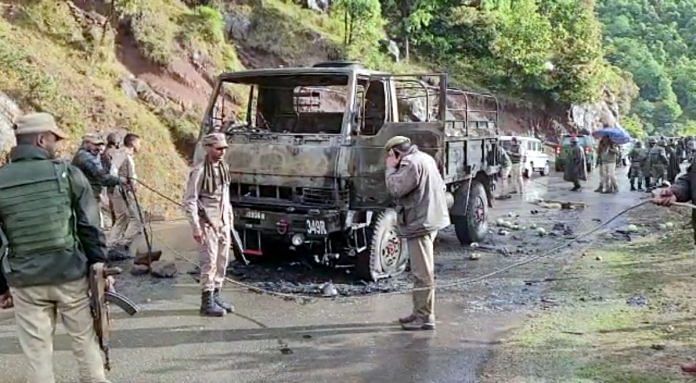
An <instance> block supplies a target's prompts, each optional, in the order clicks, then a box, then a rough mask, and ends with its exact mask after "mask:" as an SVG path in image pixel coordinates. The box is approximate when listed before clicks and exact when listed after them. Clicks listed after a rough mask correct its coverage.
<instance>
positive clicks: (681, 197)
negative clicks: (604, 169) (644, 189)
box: [653, 161, 696, 374]
mask: <svg viewBox="0 0 696 383" xmlns="http://www.w3.org/2000/svg"><path fill="white" fill-rule="evenodd" d="M694 165H696V161H693V162H692V164H691V166H690V167H689V169H688V170H687V172H686V174H684V175H682V176H681V177H679V178H678V179H677V180H676V182H675V183H674V185H672V186H670V187H669V188H666V189H663V190H661V191H660V193H659V195H658V196H657V197H655V199H653V202H654V203H656V204H657V205H660V206H671V205H673V204H674V203H675V202H691V203H694V202H696V166H694ZM691 225H692V226H693V228H694V242H695V243H696V209H691ZM681 368H682V370H683V371H684V372H686V373H690V374H696V362H694V363H687V364H684V365H682V366H681Z"/></svg>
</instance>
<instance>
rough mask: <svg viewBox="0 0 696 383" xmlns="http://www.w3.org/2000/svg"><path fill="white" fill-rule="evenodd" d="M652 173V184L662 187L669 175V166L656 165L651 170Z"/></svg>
mask: <svg viewBox="0 0 696 383" xmlns="http://www.w3.org/2000/svg"><path fill="white" fill-rule="evenodd" d="M650 175H651V176H652V186H653V187H660V186H662V185H661V183H662V181H664V180H665V178H666V177H667V168H666V167H662V166H655V167H653V169H652V170H651V171H650Z"/></svg>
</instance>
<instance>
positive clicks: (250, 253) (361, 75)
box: [196, 62, 499, 280]
mask: <svg viewBox="0 0 696 383" xmlns="http://www.w3.org/2000/svg"><path fill="white" fill-rule="evenodd" d="M240 104H241V105H244V106H243V108H241V109H240V107H239V105H240ZM497 120H498V103H497V100H496V99H495V98H494V97H493V96H491V95H485V94H476V93H472V92H468V91H464V90H459V89H454V88H451V87H449V86H448V84H447V75H446V74H441V73H426V74H414V75H395V74H388V73H381V72H377V71H372V70H368V69H365V68H364V67H362V66H361V65H359V64H356V63H346V62H337V63H336V62H332V63H322V64H317V65H315V66H314V67H303V68H275V69H260V70H248V71H241V72H234V73H224V74H222V75H220V76H219V77H218V79H217V83H216V85H215V87H214V91H213V94H212V97H211V100H210V102H209V105H208V107H207V110H206V113H205V116H204V119H203V123H202V129H201V137H202V136H203V135H204V134H207V133H210V132H222V133H224V134H225V135H226V137H227V139H228V142H229V149H228V152H227V154H226V157H225V158H226V161H227V163H228V164H229V167H230V171H231V180H232V184H231V187H230V195H231V201H232V204H233V207H234V213H235V224H234V226H235V229H236V231H237V233H238V234H239V237H240V238H241V241H242V248H243V252H244V255H245V256H246V258H252V257H262V256H268V255H273V256H284V255H286V254H289V252H299V253H301V254H305V255H308V256H310V257H311V258H312V259H313V260H314V261H315V262H317V263H320V264H323V265H327V266H333V267H353V268H355V269H356V271H357V273H359V275H360V276H362V277H364V278H368V279H372V280H377V279H380V278H384V277H389V276H394V275H397V274H399V273H401V272H403V271H404V269H405V268H406V266H407V263H408V251H407V249H406V248H405V241H402V240H401V239H400V238H399V233H398V227H397V213H396V211H395V210H394V201H393V199H392V198H391V197H390V195H389V193H388V192H387V190H386V186H385V179H384V178H385V175H384V172H385V161H384V160H385V151H384V149H383V147H384V144H385V143H386V142H387V140H389V139H390V138H391V137H393V136H396V135H402V136H407V137H409V138H411V140H412V141H413V142H414V143H415V144H417V145H418V147H419V148H420V149H421V150H423V151H425V152H427V153H429V154H430V155H432V156H433V157H434V158H435V160H436V161H437V163H438V166H439V169H440V171H441V173H442V176H443V178H444V180H445V181H446V183H447V190H448V199H449V200H448V204H449V206H450V211H451V218H452V222H453V224H454V228H455V232H456V235H457V237H458V239H459V240H460V241H461V242H462V243H463V244H468V243H472V242H478V241H481V240H482V239H483V238H484V236H485V235H486V233H487V230H488V227H487V221H486V219H487V215H488V214H487V213H488V208H489V207H490V206H491V201H492V198H491V197H492V196H491V187H492V183H493V175H494V174H496V173H497V172H498V171H499V169H498V164H497V163H496V161H497V156H496V155H495V154H496V149H497V145H498V141H497ZM196 157H197V158H199V159H200V158H201V157H202V154H201V150H200V147H199V150H198V153H197V155H196Z"/></svg>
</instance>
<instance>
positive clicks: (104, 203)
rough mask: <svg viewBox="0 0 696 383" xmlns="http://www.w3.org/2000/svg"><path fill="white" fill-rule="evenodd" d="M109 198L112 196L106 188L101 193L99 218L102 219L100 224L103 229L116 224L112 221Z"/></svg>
mask: <svg viewBox="0 0 696 383" xmlns="http://www.w3.org/2000/svg"><path fill="white" fill-rule="evenodd" d="M109 199H110V198H109V195H108V193H107V191H106V190H103V191H102V192H101V194H99V199H98V202H99V218H100V221H101V222H100V224H101V228H102V229H106V228H109V227H111V226H113V224H114V223H113V222H112V217H111V207H110V204H109Z"/></svg>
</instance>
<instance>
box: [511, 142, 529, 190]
mask: <svg viewBox="0 0 696 383" xmlns="http://www.w3.org/2000/svg"><path fill="white" fill-rule="evenodd" d="M511 142H512V146H511V147H510V151H509V152H508V155H509V156H510V163H511V164H512V166H511V174H512V184H513V186H514V187H515V190H514V193H520V194H524V180H523V179H522V171H523V169H524V164H525V163H526V162H527V158H526V157H527V156H526V153H525V151H524V148H522V145H521V143H520V141H519V140H518V139H517V137H512V141H511Z"/></svg>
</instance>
